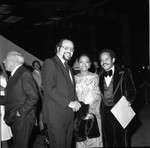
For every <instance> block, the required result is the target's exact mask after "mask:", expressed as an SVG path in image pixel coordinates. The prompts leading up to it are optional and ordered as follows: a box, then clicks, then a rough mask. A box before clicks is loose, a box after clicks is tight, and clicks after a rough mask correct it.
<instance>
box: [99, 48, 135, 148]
mask: <svg viewBox="0 0 150 148" xmlns="http://www.w3.org/2000/svg"><path fill="white" fill-rule="evenodd" d="M99 59H100V63H101V66H102V68H103V71H102V72H101V73H100V83H99V85H100V90H101V92H102V102H101V111H100V112H101V117H102V131H103V141H104V147H126V146H128V141H127V128H126V129H123V127H122V126H121V125H120V123H119V122H118V121H117V119H116V118H115V117H114V116H113V114H112V113H111V111H110V110H111V108H112V107H113V106H114V105H115V104H116V103H117V102H118V101H119V99H120V98H121V97H122V96H125V97H126V99H127V101H128V105H131V103H132V102H133V99H134V98H135V94H136V89H135V86H134V83H133V78H132V75H131V72H130V70H129V69H127V68H121V67H118V66H116V65H115V64H114V62H115V52H114V51H112V50H109V49H104V50H102V51H100V53H99Z"/></svg>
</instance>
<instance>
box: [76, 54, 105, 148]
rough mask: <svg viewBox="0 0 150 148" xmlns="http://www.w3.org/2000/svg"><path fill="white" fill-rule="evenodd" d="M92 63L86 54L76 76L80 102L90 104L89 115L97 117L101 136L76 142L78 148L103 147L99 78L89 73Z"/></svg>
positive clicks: (81, 58) (80, 61)
mask: <svg viewBox="0 0 150 148" xmlns="http://www.w3.org/2000/svg"><path fill="white" fill-rule="evenodd" d="M90 65H91V62H90V58H89V56H88V55H86V54H82V55H81V56H80V57H79V68H80V73H79V74H77V75H75V81H76V92H77V96H78V99H79V101H82V102H84V103H85V104H89V105H90V108H89V113H93V114H95V115H96V118H97V122H98V126H99V132H100V136H99V137H97V138H90V139H89V138H87V140H86V141H83V142H76V148H93V147H94V148H96V147H103V142H102V132H101V117H100V113H99V111H100V103H101V93H100V90H99V76H98V75H97V74H96V73H92V72H90V71H89V68H90ZM85 118H86V117H85Z"/></svg>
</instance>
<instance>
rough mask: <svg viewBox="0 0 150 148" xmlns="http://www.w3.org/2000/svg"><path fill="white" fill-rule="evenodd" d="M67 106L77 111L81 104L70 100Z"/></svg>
mask: <svg viewBox="0 0 150 148" xmlns="http://www.w3.org/2000/svg"><path fill="white" fill-rule="evenodd" d="M68 107H70V108H72V110H73V111H78V110H79V109H80V107H81V104H80V103H79V102H78V101H71V102H70V103H69V105H68Z"/></svg>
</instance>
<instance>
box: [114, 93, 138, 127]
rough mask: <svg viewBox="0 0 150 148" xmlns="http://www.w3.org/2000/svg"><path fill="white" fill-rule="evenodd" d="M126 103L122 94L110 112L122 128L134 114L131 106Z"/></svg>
mask: <svg viewBox="0 0 150 148" xmlns="http://www.w3.org/2000/svg"><path fill="white" fill-rule="evenodd" d="M128 104H129V103H128V101H127V100H126V98H125V96H122V97H121V99H120V100H119V101H118V102H117V103H116V104H115V105H114V107H113V108H112V109H111V112H112V113H113V115H114V116H115V118H116V119H117V120H118V121H119V123H120V124H121V126H122V127H123V128H124V129H125V128H126V127H127V125H128V124H129V123H130V121H131V120H132V119H133V117H134V116H135V114H136V113H135V112H134V110H133V109H132V107H131V106H129V105H128Z"/></svg>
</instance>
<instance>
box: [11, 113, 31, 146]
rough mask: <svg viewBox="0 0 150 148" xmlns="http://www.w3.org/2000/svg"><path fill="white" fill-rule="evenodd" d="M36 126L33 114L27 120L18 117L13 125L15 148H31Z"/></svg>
mask: <svg viewBox="0 0 150 148" xmlns="http://www.w3.org/2000/svg"><path fill="white" fill-rule="evenodd" d="M33 126H34V118H33V116H32V115H31V114H29V115H27V117H26V118H24V119H23V118H21V117H16V119H15V121H14V123H13V124H12V125H11V129H12V134H13V148H30V146H29V140H30V138H31V133H32V129H33Z"/></svg>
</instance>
